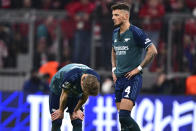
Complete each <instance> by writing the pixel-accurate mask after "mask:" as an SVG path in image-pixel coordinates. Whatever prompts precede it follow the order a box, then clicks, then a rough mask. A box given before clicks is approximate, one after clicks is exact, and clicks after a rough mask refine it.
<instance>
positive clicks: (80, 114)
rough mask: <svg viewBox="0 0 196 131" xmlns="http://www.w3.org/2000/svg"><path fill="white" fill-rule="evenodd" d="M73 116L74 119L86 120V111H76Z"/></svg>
mask: <svg viewBox="0 0 196 131" xmlns="http://www.w3.org/2000/svg"><path fill="white" fill-rule="evenodd" d="M72 118H73V119H80V120H84V113H83V112H82V111H81V110H78V111H74V112H73V114H72Z"/></svg>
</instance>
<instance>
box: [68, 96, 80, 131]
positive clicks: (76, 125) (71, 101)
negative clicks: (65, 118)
mask: <svg viewBox="0 0 196 131" xmlns="http://www.w3.org/2000/svg"><path fill="white" fill-rule="evenodd" d="M78 101H79V98H77V97H70V98H68V112H69V115H70V119H71V124H72V126H73V131H82V120H80V119H73V117H72V114H73V111H74V108H75V106H76V105H77V103H78ZM80 110H81V111H83V109H82V108H81V109H80Z"/></svg>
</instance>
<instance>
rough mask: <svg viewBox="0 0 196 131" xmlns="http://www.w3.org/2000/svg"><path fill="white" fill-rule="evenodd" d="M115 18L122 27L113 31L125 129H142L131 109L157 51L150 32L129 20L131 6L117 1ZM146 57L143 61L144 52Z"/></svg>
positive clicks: (118, 100) (114, 67)
mask: <svg viewBox="0 0 196 131" xmlns="http://www.w3.org/2000/svg"><path fill="white" fill-rule="evenodd" d="M111 9H112V20H113V22H114V25H115V26H118V28H116V29H115V30H114V32H113V43H112V53H111V58H112V77H113V80H114V83H115V102H116V106H117V109H118V111H119V121H120V124H121V130H122V131H140V129H139V126H138V125H137V123H136V122H135V121H134V120H133V118H131V116H130V112H131V110H132V108H133V106H134V104H135V100H136V98H137V96H138V93H139V91H140V89H141V87H142V75H141V71H142V68H144V67H145V66H146V65H147V64H148V63H150V61H151V60H152V59H153V57H154V56H155V55H156V54H157V50H156V47H155V46H154V44H153V43H152V42H151V40H150V39H149V38H148V37H147V36H146V34H145V33H144V32H143V31H142V30H141V29H139V28H138V27H136V26H134V25H131V23H130V22H129V16H130V14H129V12H130V11H129V10H130V8H129V6H128V5H127V4H126V3H116V4H114V5H113V6H112V7H111ZM143 49H145V50H146V51H147V52H146V56H145V57H144V60H143V61H142V51H143Z"/></svg>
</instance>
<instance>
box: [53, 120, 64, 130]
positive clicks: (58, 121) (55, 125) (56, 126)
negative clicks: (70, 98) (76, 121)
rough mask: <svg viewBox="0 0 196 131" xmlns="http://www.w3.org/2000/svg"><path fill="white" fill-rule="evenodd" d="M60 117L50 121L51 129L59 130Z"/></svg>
mask: <svg viewBox="0 0 196 131" xmlns="http://www.w3.org/2000/svg"><path fill="white" fill-rule="evenodd" d="M61 124H62V119H57V120H55V121H53V122H52V131H61Z"/></svg>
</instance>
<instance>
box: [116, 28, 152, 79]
mask: <svg viewBox="0 0 196 131" xmlns="http://www.w3.org/2000/svg"><path fill="white" fill-rule="evenodd" d="M112 40H113V42H112V46H113V48H114V51H115V54H116V70H115V72H114V73H115V74H116V76H117V77H120V76H123V75H124V74H125V73H127V72H129V71H131V70H133V69H134V68H136V67H137V66H138V65H139V64H140V63H141V60H142V52H143V49H147V48H148V46H149V45H151V44H152V42H151V40H150V39H149V38H148V37H147V35H146V34H145V33H144V32H143V31H142V30H141V29H140V28H138V27H136V26H134V25H131V26H130V27H129V29H128V30H126V31H125V32H124V33H121V34H120V28H117V29H115V30H114V32H113V39H112Z"/></svg>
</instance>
